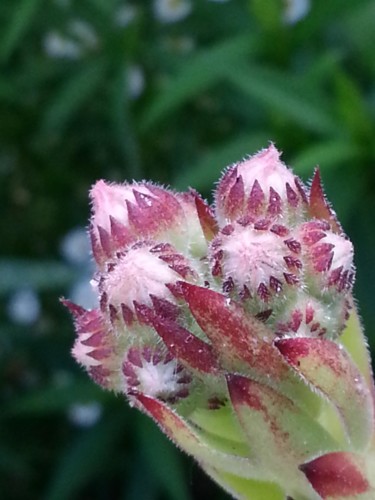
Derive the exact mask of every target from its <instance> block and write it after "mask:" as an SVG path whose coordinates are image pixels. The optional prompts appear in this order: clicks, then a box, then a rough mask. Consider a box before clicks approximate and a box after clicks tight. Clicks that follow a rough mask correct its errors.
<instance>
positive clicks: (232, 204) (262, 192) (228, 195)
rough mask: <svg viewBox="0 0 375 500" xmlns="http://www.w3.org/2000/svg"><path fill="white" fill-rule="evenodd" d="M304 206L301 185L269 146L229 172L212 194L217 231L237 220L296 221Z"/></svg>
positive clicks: (304, 201) (304, 195)
mask: <svg viewBox="0 0 375 500" xmlns="http://www.w3.org/2000/svg"><path fill="white" fill-rule="evenodd" d="M306 202H307V197H306V193H305V190H304V187H303V185H302V182H301V181H300V180H299V179H298V178H297V177H296V176H295V175H294V174H293V173H292V171H291V170H289V169H288V168H287V167H286V166H285V165H284V163H282V162H281V161H280V153H279V152H278V151H277V149H276V148H275V147H274V145H273V144H271V145H270V146H269V147H268V149H263V150H262V151H260V152H259V153H257V154H256V155H254V156H252V157H250V158H249V159H248V160H244V161H242V162H240V163H237V164H236V165H234V166H233V167H231V168H229V170H227V172H226V173H225V174H224V176H223V177H222V178H221V180H220V182H219V184H218V186H217V189H216V192H215V209H216V217H217V219H218V221H219V223H220V226H221V227H223V226H225V225H226V224H227V223H228V222H232V221H235V220H237V219H239V218H241V217H247V218H249V219H250V220H251V221H254V220H256V219H257V218H259V217H269V218H271V219H275V218H277V217H283V218H284V219H285V217H286V216H288V217H289V216H291V217H292V219H295V218H296V217H297V219H298V218H299V217H300V215H301V213H302V212H303V209H302V207H303V206H304V205H305V204H306ZM297 207H298V208H297Z"/></svg>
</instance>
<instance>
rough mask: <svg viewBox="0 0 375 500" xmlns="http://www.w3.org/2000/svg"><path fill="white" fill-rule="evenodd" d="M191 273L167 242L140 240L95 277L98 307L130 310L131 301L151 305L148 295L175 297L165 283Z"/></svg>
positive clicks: (174, 281) (186, 263)
mask: <svg viewBox="0 0 375 500" xmlns="http://www.w3.org/2000/svg"><path fill="white" fill-rule="evenodd" d="M195 276H196V275H195V272H194V270H193V269H192V268H191V267H190V265H189V262H188V261H187V260H186V259H185V257H184V256H183V255H181V254H179V253H178V252H176V250H175V249H174V248H173V247H172V246H171V245H169V244H167V243H165V244H155V243H153V242H140V243H136V244H135V245H133V246H131V247H129V248H128V249H127V250H125V251H124V252H122V253H120V254H119V255H118V257H116V259H114V260H113V261H112V262H111V263H110V264H108V266H107V270H106V271H105V272H102V273H101V275H100V277H99V292H100V293H101V296H102V300H101V304H102V307H105V306H108V307H109V310H110V313H111V314H112V315H115V314H116V312H117V313H118V314H121V311H122V310H126V311H128V312H133V313H134V310H135V309H134V304H135V303H137V304H145V305H148V306H152V305H153V302H152V297H155V298H157V299H159V300H164V301H172V302H174V301H175V299H174V297H173V295H172V293H171V292H170V290H169V289H168V287H167V285H173V284H175V283H176V282H177V281H179V280H181V278H183V279H189V278H190V279H192V278H194V277H195Z"/></svg>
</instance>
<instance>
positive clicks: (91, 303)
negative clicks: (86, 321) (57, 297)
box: [68, 277, 98, 309]
mask: <svg viewBox="0 0 375 500" xmlns="http://www.w3.org/2000/svg"><path fill="white" fill-rule="evenodd" d="M68 297H69V299H70V300H72V301H73V302H74V303H76V304H78V305H80V306H81V307H84V308H85V309H94V308H95V307H98V295H97V293H96V292H95V291H94V290H93V287H92V285H91V283H90V279H89V278H88V277H83V278H82V279H81V280H80V281H76V283H74V285H73V286H72V287H71V289H70V290H69V293H68Z"/></svg>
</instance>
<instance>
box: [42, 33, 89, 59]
mask: <svg viewBox="0 0 375 500" xmlns="http://www.w3.org/2000/svg"><path fill="white" fill-rule="evenodd" d="M43 48H44V51H45V52H46V54H47V55H48V56H50V57H54V58H61V59H79V58H80V57H82V53H83V51H82V48H81V47H80V45H79V44H78V43H77V42H75V41H74V40H71V39H70V38H67V37H65V36H63V35H61V33H59V32H58V31H50V32H49V33H47V34H46V36H45V37H44V40H43Z"/></svg>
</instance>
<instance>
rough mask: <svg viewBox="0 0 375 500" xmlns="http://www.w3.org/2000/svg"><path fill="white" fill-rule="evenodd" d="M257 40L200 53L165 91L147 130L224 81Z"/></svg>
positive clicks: (234, 41)
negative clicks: (229, 70)
mask: <svg viewBox="0 0 375 500" xmlns="http://www.w3.org/2000/svg"><path fill="white" fill-rule="evenodd" d="M253 44H254V39H253V38H252V37H250V36H249V35H248V34H246V35H241V36H239V37H236V38H231V39H230V40H229V41H228V40H226V41H225V42H223V43H221V44H219V45H215V46H214V47H213V48H211V49H206V50H204V51H200V52H199V53H198V55H196V56H194V57H192V58H191V59H190V60H188V61H186V62H185V63H184V64H183V69H182V70H181V72H180V73H179V74H178V75H177V76H176V77H174V78H172V79H171V81H170V82H169V83H168V85H167V86H166V87H165V89H164V90H163V91H162V92H161V93H160V95H159V96H158V97H157V98H156V99H155V101H154V103H153V104H152V105H151V106H150V108H149V109H147V111H146V113H145V114H144V116H143V119H142V120H141V127H142V128H143V129H145V130H147V129H148V128H150V127H152V126H154V125H156V124H157V123H158V122H159V121H160V120H162V119H164V118H166V117H167V116H168V115H169V114H171V113H172V112H176V110H177V109H178V108H179V107H180V106H182V105H183V104H185V103H186V102H187V101H188V100H189V99H191V98H192V97H194V96H196V95H197V94H199V93H201V92H203V91H204V90H206V89H207V88H209V87H210V86H212V85H214V84H215V83H217V82H218V81H220V80H221V79H222V77H223V76H224V74H225V73H226V72H227V71H228V69H229V68H232V69H233V68H234V67H238V66H239V63H240V61H241V60H242V59H244V58H245V56H246V55H247V54H249V52H250V51H251V49H252V47H253Z"/></svg>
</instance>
